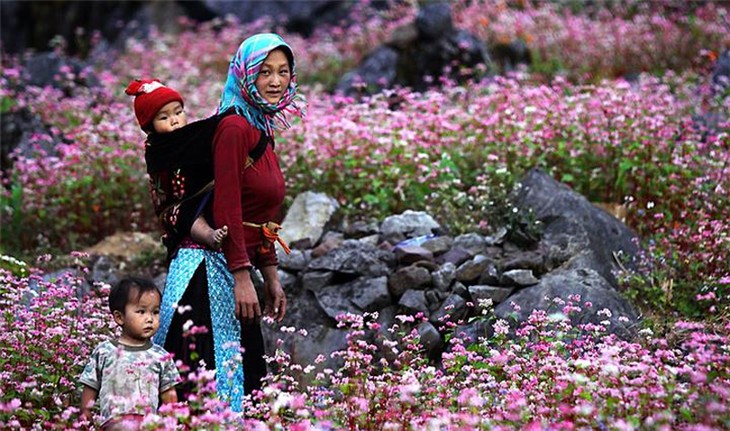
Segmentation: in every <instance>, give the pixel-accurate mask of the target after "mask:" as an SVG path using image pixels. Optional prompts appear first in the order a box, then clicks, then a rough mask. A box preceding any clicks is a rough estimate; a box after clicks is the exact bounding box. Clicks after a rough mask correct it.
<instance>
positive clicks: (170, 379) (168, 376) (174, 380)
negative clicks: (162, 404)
mask: <svg viewBox="0 0 730 431" xmlns="http://www.w3.org/2000/svg"><path fill="white" fill-rule="evenodd" d="M179 382H180V373H179V372H178V371H177V367H176V366H175V362H173V360H172V359H169V358H168V359H166V360H165V361H163V362H162V370H161V372H160V393H161V394H162V393H164V392H166V391H167V390H169V389H171V388H173V387H175V385H177V384H178V383H179Z"/></svg>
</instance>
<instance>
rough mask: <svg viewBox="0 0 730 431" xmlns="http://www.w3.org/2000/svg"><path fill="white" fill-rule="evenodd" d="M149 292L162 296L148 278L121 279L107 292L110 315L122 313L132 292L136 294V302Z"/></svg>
mask: <svg viewBox="0 0 730 431" xmlns="http://www.w3.org/2000/svg"><path fill="white" fill-rule="evenodd" d="M151 291H155V292H157V293H158V294H159V295H160V297H162V294H160V291H159V290H158V289H157V286H156V285H155V283H154V282H153V281H152V280H150V279H148V278H142V277H127V278H123V279H121V280H119V283H117V284H116V285H114V287H112V290H111V292H109V311H111V312H112V313H114V312H115V311H119V312H120V313H124V307H126V306H127V304H128V303H129V300H130V296H131V295H132V292H136V293H137V300H139V298H140V297H142V295H143V294H144V293H147V292H151Z"/></svg>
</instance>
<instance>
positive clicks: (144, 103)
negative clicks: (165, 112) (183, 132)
mask: <svg viewBox="0 0 730 431" xmlns="http://www.w3.org/2000/svg"><path fill="white" fill-rule="evenodd" d="M125 93H127V94H128V95H130V96H135V98H134V115H136V116H137V122H139V126H140V127H141V128H142V130H145V131H149V130H151V129H152V127H151V126H152V120H154V119H155V115H157V113H158V112H159V111H160V109H162V107H163V106H165V105H167V104H168V103H170V102H180V104H181V105H183V106H184V105H185V102H184V101H183V98H182V96H180V93H178V92H177V91H175V90H173V89H172V88H170V87H166V86H165V85H164V84H162V83H161V82H160V81H159V80H158V79H135V80H134V81H132V82H130V83H129V85H128V86H127V89H126V90H125Z"/></svg>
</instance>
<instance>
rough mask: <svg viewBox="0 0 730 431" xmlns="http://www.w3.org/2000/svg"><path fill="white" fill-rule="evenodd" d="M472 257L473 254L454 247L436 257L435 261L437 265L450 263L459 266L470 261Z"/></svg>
mask: <svg viewBox="0 0 730 431" xmlns="http://www.w3.org/2000/svg"><path fill="white" fill-rule="evenodd" d="M473 256H474V254H473V253H471V252H470V251H468V250H465V249H463V248H461V247H454V248H452V249H451V250H449V251H447V252H446V253H444V254H442V255H441V256H439V257H437V258H436V259H435V260H436V262H437V263H441V264H445V263H451V264H453V265H456V266H459V265H461V264H462V263H464V262H466V261H467V260H469V259H471V258H472V257H473Z"/></svg>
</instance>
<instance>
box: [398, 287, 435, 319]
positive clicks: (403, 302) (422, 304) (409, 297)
mask: <svg viewBox="0 0 730 431" xmlns="http://www.w3.org/2000/svg"><path fill="white" fill-rule="evenodd" d="M398 305H400V306H401V307H403V308H406V309H408V310H410V311H411V312H413V313H416V312H419V311H421V312H423V313H426V315H428V304H427V303H426V294H425V292H424V291H423V290H415V289H408V290H406V291H405V293H403V295H402V296H401V298H400V300H399V301H398Z"/></svg>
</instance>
